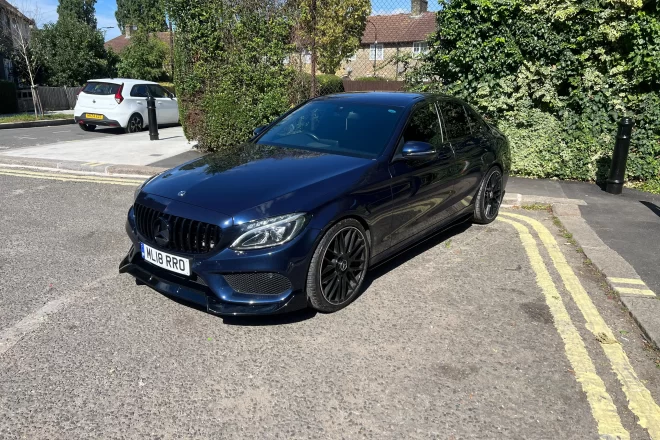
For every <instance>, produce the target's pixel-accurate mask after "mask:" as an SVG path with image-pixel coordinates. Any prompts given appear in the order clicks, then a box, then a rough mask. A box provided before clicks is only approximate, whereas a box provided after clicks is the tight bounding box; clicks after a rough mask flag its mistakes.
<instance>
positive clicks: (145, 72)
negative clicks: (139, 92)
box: [117, 32, 168, 81]
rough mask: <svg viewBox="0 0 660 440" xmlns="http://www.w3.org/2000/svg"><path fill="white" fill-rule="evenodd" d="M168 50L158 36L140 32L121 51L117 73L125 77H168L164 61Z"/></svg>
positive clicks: (148, 78)
mask: <svg viewBox="0 0 660 440" xmlns="http://www.w3.org/2000/svg"><path fill="white" fill-rule="evenodd" d="M167 53H168V50H167V46H166V45H165V43H163V42H162V41H160V40H159V39H158V37H156V36H153V35H149V34H147V33H146V32H138V33H137V34H135V35H133V36H132V37H131V44H129V45H128V46H127V47H126V48H125V49H124V50H123V51H122V53H121V55H120V56H119V57H120V61H119V64H117V73H118V75H119V76H120V77H123V78H136V79H142V80H145V81H160V80H164V79H166V78H167V73H166V72H165V69H164V68H163V63H164V62H165V58H166V56H167Z"/></svg>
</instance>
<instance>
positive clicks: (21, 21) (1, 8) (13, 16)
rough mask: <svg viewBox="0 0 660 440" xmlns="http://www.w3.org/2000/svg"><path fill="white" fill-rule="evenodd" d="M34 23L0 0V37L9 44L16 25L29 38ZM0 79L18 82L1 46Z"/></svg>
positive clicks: (4, 0) (12, 66)
mask: <svg viewBox="0 0 660 440" xmlns="http://www.w3.org/2000/svg"><path fill="white" fill-rule="evenodd" d="M34 24H35V23H34V20H32V19H29V18H27V17H26V16H25V15H23V14H22V13H21V11H19V10H18V9H16V8H15V7H14V6H12V5H11V4H9V3H8V2H7V1H6V0H0V37H2V38H3V39H4V40H5V41H7V42H8V44H11V41H12V35H13V34H14V33H15V32H16V30H17V28H16V27H17V26H19V27H20V32H21V35H23V37H24V38H25V39H27V40H29V38H30V31H31V29H32V28H33V27H34ZM0 80H4V81H13V82H15V83H18V78H16V76H15V74H14V65H13V64H12V62H11V60H10V59H9V57H8V56H7V54H3V53H2V51H1V48H0Z"/></svg>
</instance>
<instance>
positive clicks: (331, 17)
mask: <svg viewBox="0 0 660 440" xmlns="http://www.w3.org/2000/svg"><path fill="white" fill-rule="evenodd" d="M300 14H301V15H300V31H299V37H300V41H301V42H302V45H303V47H304V48H305V49H307V50H310V51H311V49H312V45H314V47H315V52H316V57H317V59H318V68H319V70H320V71H321V72H323V73H332V74H334V73H335V72H336V71H337V69H338V68H339V66H340V65H341V62H342V60H343V59H345V58H347V57H349V56H351V55H353V54H354V53H355V51H357V50H358V49H359V47H360V39H361V38H362V34H363V33H364V28H365V27H366V25H367V17H368V16H369V14H371V1H370V0H324V1H318V0H317V1H315V0H300ZM314 19H315V20H314ZM314 56H315V54H314V53H313V54H312V57H314Z"/></svg>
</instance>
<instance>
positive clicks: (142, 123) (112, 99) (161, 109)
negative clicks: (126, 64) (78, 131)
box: [74, 78, 179, 133]
mask: <svg viewBox="0 0 660 440" xmlns="http://www.w3.org/2000/svg"><path fill="white" fill-rule="evenodd" d="M149 96H153V97H154V99H155V100H156V120H157V121H158V124H159V125H166V124H176V123H178V122H179V104H178V102H177V99H176V97H175V96H174V94H173V93H171V92H170V91H168V90H167V89H165V88H164V87H163V86H161V85H159V84H158V83H155V82H151V81H141V80H139V79H127V78H105V79H93V80H90V81H88V82H87V84H85V85H84V87H83V88H82V90H81V91H80V93H79V94H78V100H77V102H76V107H75V109H74V117H75V120H76V122H77V123H78V125H79V126H80V128H82V129H83V130H84V131H92V130H95V129H96V127H98V126H99V125H101V126H106V127H122V128H123V129H124V130H125V131H126V133H135V132H138V131H141V130H143V129H144V128H145V127H148V126H149V118H148V116H147V98H148V97H149Z"/></svg>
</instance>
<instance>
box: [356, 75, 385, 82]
mask: <svg viewBox="0 0 660 440" xmlns="http://www.w3.org/2000/svg"><path fill="white" fill-rule="evenodd" d="M355 81H389V80H388V79H387V78H383V77H382V76H361V77H359V78H355Z"/></svg>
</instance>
